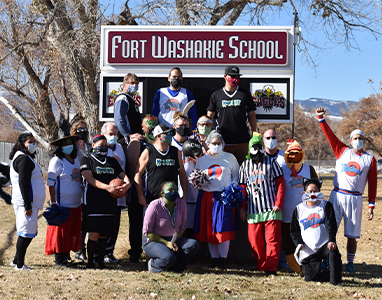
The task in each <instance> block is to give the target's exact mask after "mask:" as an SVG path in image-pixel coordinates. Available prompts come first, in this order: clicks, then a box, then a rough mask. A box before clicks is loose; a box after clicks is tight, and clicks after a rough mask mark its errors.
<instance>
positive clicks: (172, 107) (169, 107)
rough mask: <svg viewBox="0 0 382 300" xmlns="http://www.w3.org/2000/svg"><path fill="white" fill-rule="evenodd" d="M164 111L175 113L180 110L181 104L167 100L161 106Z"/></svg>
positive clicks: (173, 100)
mask: <svg viewBox="0 0 382 300" xmlns="http://www.w3.org/2000/svg"><path fill="white" fill-rule="evenodd" d="M163 106H164V109H165V110H169V111H177V110H179V109H180V108H181V104H180V103H179V101H178V100H176V99H169V100H167V102H166V103H165V104H163Z"/></svg>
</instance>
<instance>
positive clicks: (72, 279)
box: [0, 180, 382, 299]
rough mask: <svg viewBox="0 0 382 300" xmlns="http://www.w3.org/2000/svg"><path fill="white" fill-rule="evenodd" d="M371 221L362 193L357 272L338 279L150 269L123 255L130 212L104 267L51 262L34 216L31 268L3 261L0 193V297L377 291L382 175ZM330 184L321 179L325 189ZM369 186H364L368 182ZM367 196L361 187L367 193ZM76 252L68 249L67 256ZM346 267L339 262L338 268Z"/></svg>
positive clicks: (5, 230) (380, 294)
mask: <svg viewBox="0 0 382 300" xmlns="http://www.w3.org/2000/svg"><path fill="white" fill-rule="evenodd" d="M379 186H380V187H381V188H379V189H378V199H377V206H376V210H375V216H374V220H373V221H367V200H366V199H367V198H366V197H365V198H364V200H365V201H364V212H363V224H362V234H361V239H360V240H359V243H358V252H357V255H356V260H355V266H356V274H352V275H350V274H348V273H345V272H344V273H343V284H342V286H340V287H338V286H332V285H331V284H329V283H323V284H319V283H315V282H305V281H304V279H303V278H301V277H298V276H296V275H294V274H290V273H283V272H279V273H278V275H277V276H271V277H265V276H264V273H263V272H259V271H257V270H255V269H254V266H252V265H247V266H236V265H230V264H229V265H228V269H227V270H226V271H224V272H218V271H215V270H211V269H209V268H208V265H207V264H201V263H199V264H193V265H191V266H190V267H189V268H188V269H187V272H186V273H184V274H173V273H168V272H163V273H158V274H149V273H147V271H145V270H143V268H142V267H143V263H142V264H140V265H136V264H131V263H129V262H128V255H127V250H128V249H129V242H128V238H127V233H128V216H127V213H123V214H122V225H121V230H120V236H119V239H118V242H117V249H116V252H115V256H116V257H117V258H119V259H121V261H120V263H119V264H116V265H113V266H112V267H113V268H108V269H105V270H86V269H85V265H84V264H79V265H76V266H75V267H73V268H57V267H55V266H54V257H53V256H46V255H44V241H45V233H46V222H45V219H44V218H43V217H42V215H41V216H40V219H39V234H38V236H37V237H36V238H35V239H34V240H33V241H32V243H31V245H30V247H29V248H28V252H27V256H26V264H28V265H29V266H30V267H32V268H33V269H34V270H33V271H22V272H20V271H15V270H14V269H13V268H11V267H9V263H10V261H11V260H12V258H13V256H14V253H15V242H16V238H17V237H16V231H15V230H16V229H15V217H14V212H13V208H12V206H10V205H6V204H5V202H4V201H2V200H1V201H0V211H1V217H0V298H1V299H382V282H381V279H382V259H381V257H382V242H381V238H382V205H381V203H382V201H381V200H382V181H381V180H379ZM331 187H332V184H331V181H330V180H325V182H324V186H323V192H324V193H325V195H326V196H327V198H328V196H329V193H330V190H331ZM366 191H367V189H366ZM365 196H366V195H365ZM345 242H346V239H345V238H344V237H343V228H342V226H341V227H340V229H339V234H338V244H339V249H340V252H341V255H342V259H343V263H345V264H346V248H345ZM73 256H74V254H73V253H72V257H73ZM343 270H344V268H343Z"/></svg>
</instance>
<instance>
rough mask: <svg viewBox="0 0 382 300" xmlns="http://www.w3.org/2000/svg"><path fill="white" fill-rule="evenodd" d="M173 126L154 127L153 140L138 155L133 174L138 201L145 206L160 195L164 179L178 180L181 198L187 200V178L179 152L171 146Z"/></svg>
mask: <svg viewBox="0 0 382 300" xmlns="http://www.w3.org/2000/svg"><path fill="white" fill-rule="evenodd" d="M173 133H174V129H173V128H168V127H167V126H166V125H164V124H160V125H158V126H156V127H155V128H154V131H153V136H154V138H155V142H154V144H153V146H152V147H148V148H147V149H145V150H144V151H143V152H142V154H141V156H140V157H139V161H138V165H137V168H136V173H135V176H134V182H135V186H136V188H137V194H138V198H139V203H140V204H141V205H143V206H144V207H146V206H147V205H148V204H149V203H150V202H151V201H152V200H155V199H158V198H159V197H160V193H159V191H160V189H159V188H160V185H161V184H162V183H163V182H164V181H172V182H178V175H179V181H180V185H181V187H182V190H183V200H184V201H186V200H187V187H188V180H187V175H186V172H185V170H184V166H183V161H182V154H181V152H180V151H179V150H178V149H177V148H175V147H174V146H171V145H170V144H171V142H172V136H173ZM145 171H146V172H147V173H146V179H147V181H146V187H147V188H146V190H145V191H144V188H143V184H142V182H143V181H142V175H143V174H144V172H145Z"/></svg>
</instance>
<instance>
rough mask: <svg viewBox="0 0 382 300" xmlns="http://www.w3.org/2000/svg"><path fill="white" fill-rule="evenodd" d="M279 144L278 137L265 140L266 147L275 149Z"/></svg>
mask: <svg viewBox="0 0 382 300" xmlns="http://www.w3.org/2000/svg"><path fill="white" fill-rule="evenodd" d="M276 146H277V140H276V139H269V140H267V139H266V140H265V147H267V148H268V149H271V150H273V149H275V148H276Z"/></svg>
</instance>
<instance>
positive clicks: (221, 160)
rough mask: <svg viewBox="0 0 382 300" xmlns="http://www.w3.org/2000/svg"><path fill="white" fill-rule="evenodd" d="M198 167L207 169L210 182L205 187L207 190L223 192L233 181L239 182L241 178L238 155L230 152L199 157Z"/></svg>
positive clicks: (196, 166)
mask: <svg viewBox="0 0 382 300" xmlns="http://www.w3.org/2000/svg"><path fill="white" fill-rule="evenodd" d="M195 168H196V169H200V170H207V173H208V175H209V176H210V178H211V179H210V183H209V184H206V185H205V186H204V187H203V191H206V192H221V191H222V190H223V189H224V188H226V187H227V186H229V185H230V184H231V183H232V182H235V183H237V182H238V179H239V168H240V166H239V164H238V162H237V160H236V157H235V156H234V155H233V154H231V153H228V152H224V151H222V152H221V153H220V154H218V155H210V154H208V153H207V154H206V155H204V156H202V157H201V158H199V159H198V161H197V163H196V165H195Z"/></svg>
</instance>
